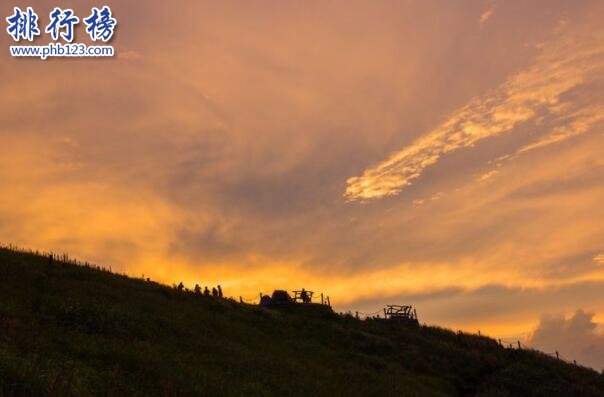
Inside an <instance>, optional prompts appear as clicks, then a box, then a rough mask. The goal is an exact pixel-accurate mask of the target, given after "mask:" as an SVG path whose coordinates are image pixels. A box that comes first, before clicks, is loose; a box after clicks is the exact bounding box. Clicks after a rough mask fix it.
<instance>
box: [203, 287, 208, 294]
mask: <svg viewBox="0 0 604 397" xmlns="http://www.w3.org/2000/svg"><path fill="white" fill-rule="evenodd" d="M203 294H204V295H205V296H210V290H209V289H208V287H207V286H206V287H205V288H204V289H203Z"/></svg>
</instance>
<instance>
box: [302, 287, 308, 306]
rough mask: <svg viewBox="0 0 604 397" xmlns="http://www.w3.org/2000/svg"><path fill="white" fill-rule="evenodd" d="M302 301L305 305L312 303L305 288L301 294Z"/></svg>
mask: <svg viewBox="0 0 604 397" xmlns="http://www.w3.org/2000/svg"><path fill="white" fill-rule="evenodd" d="M300 299H302V302H304V303H310V299H309V297H308V292H306V290H305V289H304V288H302V292H300Z"/></svg>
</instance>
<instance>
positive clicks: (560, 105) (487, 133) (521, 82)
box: [344, 37, 604, 200]
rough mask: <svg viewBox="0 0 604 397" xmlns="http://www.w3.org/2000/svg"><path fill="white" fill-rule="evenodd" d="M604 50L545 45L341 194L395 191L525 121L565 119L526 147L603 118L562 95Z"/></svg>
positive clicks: (601, 61)
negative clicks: (456, 154) (526, 65)
mask: <svg viewBox="0 0 604 397" xmlns="http://www.w3.org/2000/svg"><path fill="white" fill-rule="evenodd" d="M603 55H604V47H602V46H601V45H600V44H599V42H598V41H589V40H587V41H585V40H576V39H575V38H572V37H570V38H560V39H558V40H555V41H552V42H550V43H548V44H545V45H543V46H542V49H541V53H540V55H539V56H538V57H537V58H536V60H535V62H534V63H533V65H532V66H531V67H529V68H527V69H526V70H524V71H522V72H519V73H517V74H516V75H514V76H512V77H511V78H509V79H508V80H507V81H506V82H505V83H504V84H502V85H501V86H500V87H498V88H497V89H495V90H494V91H492V92H490V93H488V94H486V95H484V96H482V97H478V98H474V99H473V100H471V101H470V103H469V104H467V105H466V106H464V107H463V108H461V109H460V110H458V111H456V112H455V113H454V114H453V115H452V116H450V117H449V118H448V119H447V120H446V121H445V122H444V123H442V124H441V125H440V126H438V127H437V128H436V129H434V130H432V131H430V132H429V133H427V134H425V135H423V136H421V137H420V138H418V139H417V140H416V141H415V142H413V143H412V144H411V145H409V146H408V147H406V148H404V149H402V150H400V151H399V152H396V153H394V154H393V155H391V156H390V157H389V158H388V159H387V160H385V161H383V162H381V163H379V164H377V165H376V166H373V167H370V168H368V169H366V170H365V171H364V172H363V174H362V175H361V176H356V177H351V178H349V179H348V180H347V188H346V192H345V193H344V196H345V197H346V198H347V199H348V200H367V199H375V198H381V197H385V196H392V195H396V194H398V193H400V192H401V191H402V190H403V189H404V188H405V187H406V186H408V185H410V184H411V183H412V182H413V181H414V180H415V179H417V178H419V177H420V176H421V175H422V173H423V172H424V170H425V169H426V168H427V167H429V166H431V165H434V164H435V163H437V162H438V161H439V159H440V158H441V157H442V156H444V155H446V154H447V153H450V152H453V151H456V150H458V149H462V148H467V147H471V146H473V145H475V144H477V143H478V142H479V141H482V140H484V139H486V138H490V137H494V136H497V135H500V134H503V133H507V132H511V131H512V130H513V129H514V128H515V127H516V126H518V125H519V124H521V123H525V122H527V121H529V120H532V121H534V122H536V123H539V122H542V121H543V119H544V118H548V117H550V118H555V119H557V120H559V122H561V123H565V124H562V125H560V126H559V127H557V128H556V129H555V130H554V131H553V133H552V134H551V135H549V136H547V137H544V138H542V139H540V140H538V141H537V142H535V143H534V144H532V145H529V146H527V147H526V148H524V149H522V150H524V151H528V150H531V149H534V148H536V147H541V146H545V145H548V144H551V143H555V142H559V141H561V140H564V139H567V138H569V137H571V136H574V135H576V134H580V133H582V132H585V131H587V129H588V128H589V127H590V126H591V125H593V124H595V123H596V122H598V121H600V120H602V118H603V113H602V107H599V106H592V107H588V108H585V109H583V110H581V111H578V110H577V109H575V107H573V106H572V99H566V98H564V95H565V94H566V93H569V92H571V90H573V89H575V88H577V87H579V86H580V85H581V84H582V83H584V82H585V81H586V80H588V79H590V78H592V76H591V74H592V72H593V71H594V70H598V69H600V68H601V67H602V66H603V65H604V57H603ZM573 112H575V113H573Z"/></svg>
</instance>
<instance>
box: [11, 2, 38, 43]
mask: <svg viewBox="0 0 604 397" xmlns="http://www.w3.org/2000/svg"><path fill="white" fill-rule="evenodd" d="M14 12H15V13H14V14H13V15H11V16H10V17H8V18H6V21H7V22H8V28H6V31H7V32H8V34H9V35H10V36H11V37H12V38H13V40H15V41H21V39H23V40H27V41H34V37H35V36H39V35H40V29H38V14H36V13H35V12H34V10H33V9H32V8H31V7H27V10H26V11H25V12H23V11H21V9H20V8H19V7H15V9H14Z"/></svg>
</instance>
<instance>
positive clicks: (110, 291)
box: [0, 249, 604, 397]
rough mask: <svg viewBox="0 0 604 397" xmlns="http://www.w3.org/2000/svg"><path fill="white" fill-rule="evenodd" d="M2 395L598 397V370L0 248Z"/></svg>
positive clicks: (481, 341)
mask: <svg viewBox="0 0 604 397" xmlns="http://www.w3.org/2000/svg"><path fill="white" fill-rule="evenodd" d="M0 395H1V396H13V395H35V396H42V395H53V396H55V395H77V396H86V395H106V396H115V395H118V396H119V395H128V396H137V395H167V396H176V395H202V396H264V395H279V396H297V395H306V396H391V395H392V396H547V397H554V396H564V397H567V396H587V397H589V396H604V376H602V375H600V374H598V373H596V372H594V371H591V370H588V369H585V368H581V367H578V366H573V365H567V364H565V363H563V362H561V361H557V360H554V359H551V358H549V357H547V356H545V355H543V354H540V353H537V352H531V351H522V350H520V351H519V350H510V349H504V348H501V347H499V346H498V345H497V343H495V342H494V341H493V340H491V339H488V338H484V337H477V336H472V335H462V334H456V333H453V332H450V331H447V330H443V329H439V328H435V327H420V328H417V329H412V328H404V327H392V326H390V325H389V324H384V323H380V322H375V321H359V320H356V319H353V318H351V317H348V316H338V315H335V314H332V313H321V312H317V313H313V312H308V311H306V312H304V313H296V312H282V311H274V310H273V311H271V310H267V309H262V308H259V307H256V306H250V305H242V304H239V303H236V302H233V301H230V300H227V299H216V298H211V297H200V296H195V295H193V294H189V293H183V292H179V291H176V290H174V289H171V288H169V287H166V286H162V285H159V284H155V283H149V282H145V281H143V280H137V279H131V278H127V277H124V276H119V275H115V274H111V273H109V272H104V271H100V270H96V269H91V268H86V267H80V266H74V265H70V264H65V263H57V262H56V261H55V263H53V264H49V263H48V259H47V258H45V257H40V256H36V255H32V254H24V253H16V252H12V251H9V250H5V249H1V250H0Z"/></svg>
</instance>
